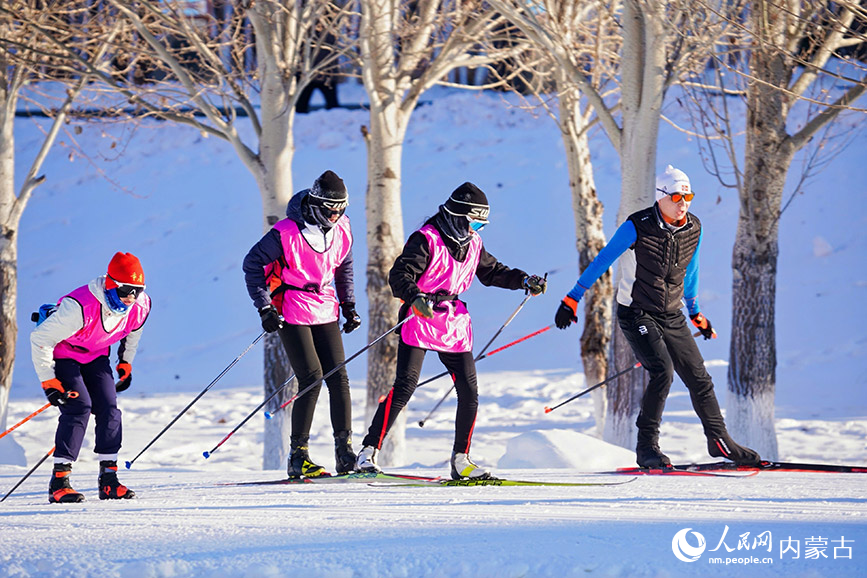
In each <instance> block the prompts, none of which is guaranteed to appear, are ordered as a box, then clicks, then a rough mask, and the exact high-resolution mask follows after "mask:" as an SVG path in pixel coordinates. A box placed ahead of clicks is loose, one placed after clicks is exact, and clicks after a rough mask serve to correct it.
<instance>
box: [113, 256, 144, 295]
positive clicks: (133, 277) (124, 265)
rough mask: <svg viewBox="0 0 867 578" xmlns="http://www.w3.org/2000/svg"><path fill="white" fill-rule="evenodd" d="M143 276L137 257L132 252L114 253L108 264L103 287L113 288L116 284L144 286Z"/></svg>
mask: <svg viewBox="0 0 867 578" xmlns="http://www.w3.org/2000/svg"><path fill="white" fill-rule="evenodd" d="M144 284H145V277H144V271H143V270H142V268H141V263H140V262H139V260H138V257H136V256H135V255H133V254H132V253H115V254H114V257H112V258H111V262H110V263H109V264H108V277H106V278H105V288H106V289H114V288H115V287H117V286H118V285H138V286H140V287H144Z"/></svg>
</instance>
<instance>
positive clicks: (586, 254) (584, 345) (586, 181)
mask: <svg viewBox="0 0 867 578" xmlns="http://www.w3.org/2000/svg"><path fill="white" fill-rule="evenodd" d="M559 85H560V86H561V87H562V86H567V83H566V80H565V79H561V82H560V84H559ZM559 93H560V100H559V106H560V130H561V132H562V136H563V143H564V144H565V145H566V162H567V165H568V167H569V188H570V190H571V192H572V212H573V214H574V217H575V245H576V248H577V250H578V269H579V271H584V269H586V268H587V266H588V265H589V264H590V262H591V261H593V259H594V258H595V257H596V255H597V253H599V250H600V249H602V247H604V246H605V233H604V232H603V230H602V211H603V206H602V203H600V202H599V198H598V197H597V196H596V183H595V181H594V178H593V164H592V162H591V160H590V148H589V145H588V139H587V134H586V130H587V128H588V119H587V118H586V115H584V114H582V113H581V108H580V106H581V102H580V96H581V95H580V93H579V92H578V91H577V89H575V90H562V89H561V90H559ZM613 295H614V288H613V286H612V284H611V272H610V271H609V272H606V273H605V275H603V276H602V278H600V279H599V280H598V281H597V282H596V283H595V284H594V285H593V287H592V288H591V290H590V291H588V292H587V293H586V294H585V297H584V333H583V334H582V335H581V361H582V363H583V365H584V377H585V380H586V383H587V385H588V386H590V385H593V384H596V383H599V382H600V381H603V380H604V379H605V372H606V369H607V366H608V342H609V341H610V336H611V303H612V298H613ZM591 395H592V396H593V406H594V416H595V418H596V431H597V434H598V435H599V436H600V437H602V435H603V434H604V431H605V418H606V413H607V411H606V408H607V398H606V395H605V392H604V391H603V390H602V389H601V388H600V389H597V390H595V391H593V392H592V393H591Z"/></svg>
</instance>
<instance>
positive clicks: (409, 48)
mask: <svg viewBox="0 0 867 578" xmlns="http://www.w3.org/2000/svg"><path fill="white" fill-rule="evenodd" d="M359 5H360V7H361V28H360V35H359V36H360V43H359V46H360V49H359V57H360V59H361V65H362V67H361V68H362V79H363V81H364V86H365V88H366V89H367V94H368V96H369V99H370V127H369V128H367V127H364V128H363V133H364V136H365V140H366V142H367V151H368V160H367V187H368V188H367V198H366V215H367V250H368V263H367V297H368V303H369V312H368V318H369V319H370V323H369V325H368V336H369V337H370V340H371V341H372V340H373V339H375V338H376V337H378V336H380V335H381V334H383V333H385V332H386V331H387V330H388V329H389V328H391V327H393V326H394V325H395V324H396V323H397V311H398V305H397V303H396V302H395V300H394V297H393V296H392V294H391V290H390V289H389V286H388V271H389V270H390V269H391V266H392V264H393V263H394V260H395V258H396V257H397V256H398V255H399V254H400V251H401V248H402V247H403V243H404V234H403V223H402V221H403V216H402V209H401V202H400V191H401V162H402V155H403V141H404V137H405V135H406V129H407V126H408V124H409V121H410V118H411V116H412V113H413V110H414V109H415V107H416V105H417V104H418V102H419V98H420V97H421V96H422V94H424V92H425V91H426V90H428V89H430V88H431V87H432V86H434V85H436V84H447V82H446V78H447V75H448V73H449V72H450V71H451V70H453V69H455V68H459V67H464V66H468V67H479V66H484V65H485V64H487V63H490V62H495V61H497V60H499V59H502V58H505V57H506V56H507V55H509V54H513V53H515V52H516V51H517V50H519V49H518V48H517V47H516V45H515V43H514V42H512V39H511V38H510V36H509V35H510V31H509V29H508V27H506V26H504V24H505V23H504V22H503V20H502V19H500V18H499V17H498V14H497V13H496V12H495V11H494V10H493V9H492V8H491V7H490V6H489V4H488V3H486V2H482V1H463V2H439V1H435V0H418V1H407V0H402V1H398V2H395V1H394V0H359ZM495 35H501V36H502V37H503V38H504V42H503V43H501V44H499V45H501V46H504V47H505V48H503V49H502V50H501V51H499V52H484V53H481V52H479V51H477V50H474V48H475V47H476V46H477V45H478V44H479V43H480V41H482V40H483V39H488V40H491V38H492V37H493V36H495ZM486 45H488V46H494V45H495V44H494V42H493V41H490V42H486ZM473 88H483V87H481V86H476V87H473ZM445 192H446V191H444V193H445ZM396 357H397V337H396V336H395V337H391V338H390V339H387V340H383V341H382V342H381V343H380V344H379V345H377V346H375V347H374V348H373V349H371V352H370V355H368V363H367V382H368V390H367V413H368V414H369V415H370V416H372V415H373V411H374V410H375V409H376V406H377V404H378V400H379V398H380V397H381V396H382V395H383V394H385V393H387V392H388V390H389V389H390V388H391V385H392V383H393V381H394V367H395V363H396ZM405 424H406V415H405V413H404V414H403V415H401V416H400V417H399V418H398V421H397V422H395V424H394V427H393V428H392V429H391V430H390V433H389V436H388V438H387V439H386V445H385V446H384V447H383V448H382V451H381V453H380V456H381V460H382V463H385V464H396V463H401V462H402V461H403V448H404V437H405V433H404V432H405Z"/></svg>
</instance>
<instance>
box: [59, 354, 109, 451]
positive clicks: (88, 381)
mask: <svg viewBox="0 0 867 578" xmlns="http://www.w3.org/2000/svg"><path fill="white" fill-rule="evenodd" d="M54 375H55V376H57V379H59V380H60V383H62V384H63V388H64V389H65V390H66V391H75V392H78V397H76V398H69V399H67V400H66V403H65V404H63V405H60V406H57V407H58V409H59V410H60V419H59V420H58V422H57V431H56V432H55V434H54V445H55V448H56V449H55V450H54V457H55V458H59V459H63V460H66V461H70V462H74V461H75V460H77V459H78V453H79V452H80V451H81V444H82V443H83V442H84V434H85V432H86V430H87V422H88V421H89V420H90V414H93V417H94V419H95V421H96V427H95V429H94V434H95V435H94V437H95V440H94V441H95V443H94V448H93V451H94V452H95V453H97V454H116V453H117V452H118V451H120V444H121V440H122V438H123V429H122V424H121V413H120V409H118V407H117V391H116V389H115V385H114V377H113V375H112V373H111V364H110V363H109V360H108V356H107V355H102V356H100V357H97V358H96V359H94V360H93V361H91V362H90V363H79V362H77V361H75V360H74V359H55V360H54Z"/></svg>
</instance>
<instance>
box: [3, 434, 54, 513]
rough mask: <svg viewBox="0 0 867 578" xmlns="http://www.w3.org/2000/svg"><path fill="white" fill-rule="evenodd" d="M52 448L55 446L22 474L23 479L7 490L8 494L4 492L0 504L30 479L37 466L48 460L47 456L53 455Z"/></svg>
mask: <svg viewBox="0 0 867 578" xmlns="http://www.w3.org/2000/svg"><path fill="white" fill-rule="evenodd" d="M54 448H55V446H51V449H50V450H48V453H47V454H45V455H44V456H42V459H41V460H39V461H38V462H36V465H35V466H33V467H32V468H30V471H29V472H27V473H26V474H24V477H23V478H21V479H20V480H18V483H17V484H15V486H14V487H13V488H12V489H11V490H9V491H8V492H6V495H5V496H3V497H2V498H0V502H2V501H4V500H5V499H6V498H8V497H9V496H10V495H11V494H12V492H14V491H15V490H17V489H18V486H20V485H21V484H23V483H24V480H26V479H27V478H29V477H30V474H32V473H33V472H35V471H36V469H37V468H38V467H39V466H41V465H42V463H43V462H44V461H45V460H47V459H48V456H50V455H51V454H53V453H54Z"/></svg>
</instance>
